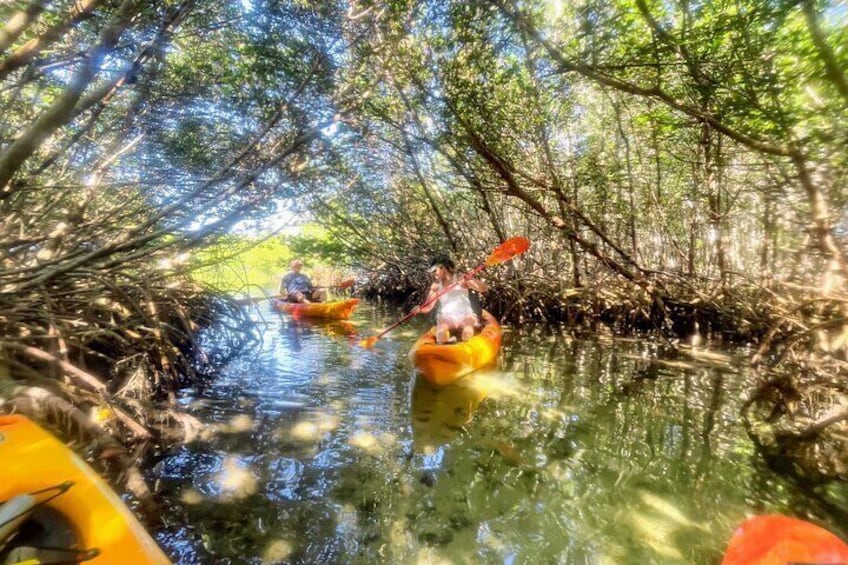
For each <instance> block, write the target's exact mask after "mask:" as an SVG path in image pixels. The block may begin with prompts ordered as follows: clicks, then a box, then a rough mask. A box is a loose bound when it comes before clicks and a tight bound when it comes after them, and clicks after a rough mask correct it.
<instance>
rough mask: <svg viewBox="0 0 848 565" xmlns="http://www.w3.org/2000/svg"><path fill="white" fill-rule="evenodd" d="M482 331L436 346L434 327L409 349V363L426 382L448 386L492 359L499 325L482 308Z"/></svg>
mask: <svg viewBox="0 0 848 565" xmlns="http://www.w3.org/2000/svg"><path fill="white" fill-rule="evenodd" d="M483 321H484V323H485V325H484V326H483V330H482V331H481V332H480V333H479V334H477V335H475V336H474V337H472V338H471V339H469V340H468V341H461V342H457V343H447V344H442V345H438V344H437V343H436V328H431V329H430V331H428V332H427V333H425V334H424V335H423V336H421V337H420V338H419V339H418V341H417V342H415V345H413V346H412V349H411V350H410V352H409V358H410V359H411V360H412V364H413V365H415V367H416V368H418V370H419V371H421V374H422V375H424V378H426V379H427V380H428V381H430V382H431V383H433V384H436V385H440V386H441V385H448V384H450V383H452V382H454V381H456V380H457V379H459V378H460V377H464V376H465V375H467V374H468V373H471V372H472V371H476V370H477V369H480V368H482V367H485V366H487V365H491V364H492V363H494V362H495V359H496V358H497V356H498V351H499V350H500V347H501V336H502V332H501V326H500V325H499V324H498V321H497V320H495V317H494V316H492V315H491V314H489V313H488V312H486V311H485V310H484V311H483Z"/></svg>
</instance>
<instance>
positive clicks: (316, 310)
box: [273, 298, 359, 320]
mask: <svg viewBox="0 0 848 565" xmlns="http://www.w3.org/2000/svg"><path fill="white" fill-rule="evenodd" d="M357 304H359V299H358V298H349V299H347V300H334V301H333V302H310V303H298V302H285V301H283V300H275V301H274V302H273V305H274V308H275V309H277V310H278V311H280V312H285V313H287V314H291V315H292V316H295V317H303V318H325V319H327V320H347V319H348V318H349V317H350V315H351V314H352V313H353V309H354V308H356V305H357Z"/></svg>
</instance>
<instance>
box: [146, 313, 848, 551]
mask: <svg viewBox="0 0 848 565" xmlns="http://www.w3.org/2000/svg"><path fill="white" fill-rule="evenodd" d="M263 315H265V316H267V317H269V318H268V319H269V322H270V323H269V324H268V325H267V326H266V330H265V334H264V343H263V346H262V347H261V349H260V350H258V351H253V352H251V353H250V354H248V355H246V356H244V358H242V359H239V360H237V361H236V362H234V363H232V364H231V366H230V367H228V369H227V371H226V374H225V375H223V376H222V377H221V378H220V379H218V380H217V381H216V382H214V383H213V384H212V385H211V386H210V387H209V388H208V389H206V390H205V391H203V393H202V394H193V395H191V396H186V397H185V398H183V399H182V400H183V402H184V405H185V409H186V410H187V411H188V412H189V413H191V414H192V415H193V416H195V417H196V418H197V419H198V420H199V421H200V422H202V424H203V425H202V427H199V428H198V429H197V430H196V434H195V435H196V439H195V441H192V442H191V443H189V444H187V445H186V446H184V447H182V448H181V449H179V450H177V451H176V452H174V453H171V454H168V455H167V456H166V457H165V458H164V459H163V460H162V461H161V462H160V463H159V464H158V465H157V466H156V468H155V470H154V471H155V477H154V478H155V487H156V488H157V489H158V491H159V493H160V497H161V498H162V499H163V500H164V501H165V502H166V507H167V510H166V518H167V520H168V525H167V526H166V527H164V528H163V529H162V530H161V531H159V532H158V533H157V539H158V541H159V542H160V544H161V545H162V546H163V548H164V549H165V550H166V552H168V553H169V555H170V556H171V557H172V558H173V559H174V561H175V562H177V563H504V564H513V563H515V564H519V563H593V564H594V563H599V564H602V563H705V564H706V563H717V562H719V561H720V559H721V554H722V551H723V548H724V546H725V545H726V543H727V539H728V537H729V535H730V533H731V532H732V531H733V529H734V527H735V525H736V524H737V523H738V522H739V521H741V520H742V519H743V518H744V517H745V516H746V515H747V514H753V513H762V512H765V511H781V512H786V513H792V514H798V512H799V511H804V512H808V513H809V514H810V516H811V517H814V518H817V519H818V520H819V521H821V522H823V523H827V521H828V519H829V518H828V516H827V515H826V514H824V513H823V511H822V510H821V505H820V504H819V502H820V501H818V500H816V499H814V498H812V497H811V496H810V494H809V493H808V492H804V491H801V490H799V488H798V487H797V486H795V485H794V484H793V483H791V482H789V481H785V480H783V479H781V478H780V477H779V476H777V475H775V474H774V473H773V472H772V471H771V470H769V469H768V468H767V467H766V466H765V465H763V464H762V463H761V459H760V457H759V456H758V455H756V453H755V450H754V448H753V446H752V444H751V442H750V441H749V439H748V437H747V435H746V434H745V431H744V429H743V426H742V425H741V422H740V419H739V408H740V405H741V403H742V402H743V400H744V398H745V396H746V395H747V393H748V391H749V390H750V388H751V383H750V382H749V381H750V377H749V376H748V375H747V374H746V372H745V371H744V370H743V369H740V368H739V367H744V363H743V361H744V359H745V357H746V355H748V352H746V351H738V352H735V353H720V352H709V351H700V352H697V353H698V354H697V355H696V356H694V357H692V356H689V355H680V354H679V353H676V352H675V351H674V350H673V349H672V348H668V347H665V346H663V345H661V344H657V343H653V342H649V341H639V340H610V339H594V340H573V339H568V338H565V337H562V336H551V335H546V333H545V332H541V331H532V330H525V331H524V332H523V333H520V332H508V333H507V334H506V335H505V341H504V348H503V350H502V359H501V360H500V363H499V366H498V367H497V368H495V369H493V370H488V371H485V372H481V373H478V374H475V375H473V376H471V377H469V378H466V379H464V380H463V381H461V382H460V383H459V384H458V385H456V386H451V387H446V388H441V389H438V388H433V387H431V386H428V385H427V384H426V382H424V381H423V380H422V379H419V378H416V377H415V374H414V372H413V369H412V367H411V366H410V363H409V361H408V359H407V352H408V351H409V348H410V346H411V345H412V343H413V342H414V340H415V339H416V337H417V336H418V335H419V334H420V333H421V332H422V331H423V329H424V327H423V325H420V324H416V323H413V322H410V323H408V324H405V325H404V326H401V327H400V328H398V329H397V330H395V331H393V332H392V333H391V334H390V335H389V338H387V339H383V340H381V341H380V342H379V344H378V345H377V346H376V347H375V348H374V349H373V350H370V351H369V350H364V349H362V348H361V347H359V346H358V345H357V342H358V339H359V338H360V337H363V336H367V335H373V333H375V331H377V330H378V329H379V328H381V327H385V326H387V325H388V324H389V323H391V322H392V321H394V320H396V319H397V318H398V317H399V316H400V314H399V313H398V312H394V311H391V312H381V311H377V310H376V309H374V308H372V307H370V306H368V305H364V304H361V305H360V310H359V311H358V312H357V313H356V314H355V316H354V318H353V319H352V320H351V322H350V323H340V322H326V323H320V322H319V323H306V322H296V321H294V320H292V319H291V318H288V317H284V318H281V319H277V317H275V315H273V314H269V313H267V312H265V313H264V314H263ZM836 489H837V491H838V492H837V493H836V496H837V497H842V498H843V499H844V498H845V489H844V486H843V487H836ZM840 489H841V490H840ZM831 490H832V489H831Z"/></svg>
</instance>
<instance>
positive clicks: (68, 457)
mask: <svg viewBox="0 0 848 565" xmlns="http://www.w3.org/2000/svg"><path fill="white" fill-rule="evenodd" d="M0 461H2V462H3V463H2V465H0V501H2V502H5V501H8V500H9V499H11V498H12V497H15V496H17V495H22V494H27V493H34V492H37V491H41V490H43V489H50V488H51V487H55V486H57V485H59V484H62V483H65V482H68V481H70V482H72V483H73V486H71V487H70V488H69V489H68V490H67V491H66V492H64V493H62V494H59V495H58V496H56V497H55V498H53V499H52V500H50V501H49V502H47V506H48V507H49V509H51V510H55V511H58V512H59V513H61V514H62V515H63V516H64V519H65V520H67V522H68V523H69V525H70V526H71V527H72V529H73V531H74V534H75V537H76V539H77V545H78V547H74V548H73V549H77V550H91V549H96V550H97V553H98V554H97V555H96V556H95V557H93V558H91V559H90V560H86V561H85V563H91V564H95V565H96V564H109V563H150V564H159V563H162V564H167V563H170V561H169V559H168V558H167V556H166V555H165V554H164V553H163V552H162V550H161V549H160V548H159V546H158V545H156V542H155V541H154V540H153V538H151V537H150V535H149V534H148V533H147V531H146V530H145V529H144V527H143V526H142V525H141V523H140V522H139V521H138V520H137V519H136V517H135V516H134V515H133V514H132V512H130V510H129V509H128V508H127V507H126V505H125V504H124V503H123V501H122V500H121V499H120V498H119V497H118V495H117V494H115V492H114V491H113V490H112V489H111V488H110V487H109V485H107V484H106V482H105V481H104V480H103V479H101V478H100V476H99V475H97V474H96V473H95V472H94V470H93V469H92V468H91V467H89V466H88V464H86V463H85V462H84V461H83V460H82V459H80V458H79V457H78V456H77V455H76V454H75V453H74V452H72V451H71V450H70V449H68V447H66V446H65V445H64V444H63V443H61V442H60V441H58V440H57V439H56V438H54V437H53V436H52V435H50V434H49V433H48V432H47V431H45V430H44V429H42V428H41V427H40V426H38V425H37V424H35V423H34V422H32V421H31V420H30V419H28V418H26V417H25V416H21V415H12V416H0ZM53 492H54V493H55V492H56V491H53ZM49 495H50V493H46V495H39V500H43V499H46V498H48V497H49Z"/></svg>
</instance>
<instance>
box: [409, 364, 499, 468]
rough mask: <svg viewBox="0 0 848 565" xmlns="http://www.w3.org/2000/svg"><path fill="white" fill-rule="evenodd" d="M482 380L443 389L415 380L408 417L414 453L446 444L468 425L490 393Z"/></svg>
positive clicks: (475, 378)
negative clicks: (410, 421)
mask: <svg viewBox="0 0 848 565" xmlns="http://www.w3.org/2000/svg"><path fill="white" fill-rule="evenodd" d="M478 377H480V378H478ZM481 377H483V375H469V377H468V378H467V379H460V380H459V381H458V382H456V383H453V384H450V385H446V386H436V385H433V384H431V383H430V381H428V380H427V379H425V378H423V376H422V375H419V376H418V377H417V378H416V379H415V384H414V385H413V387H412V410H411V416H412V443H413V446H414V447H415V449H416V450H418V451H425V452H426V451H428V450H430V449H434V448H436V447H438V446H439V445H441V444H443V443H446V442H447V441H449V440H450V439H451V438H453V437H454V436H455V435H456V434H457V431H458V430H459V429H461V428H462V426H464V425H465V424H467V423H468V422H470V421H471V419H472V417H473V416H474V411H475V410H477V407H478V406H479V405H480V403H481V402H482V401H483V400H484V399H485V398H486V396H487V395H488V393H489V387H488V386H487V384H488V383H487V381H486V379H484V378H481Z"/></svg>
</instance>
